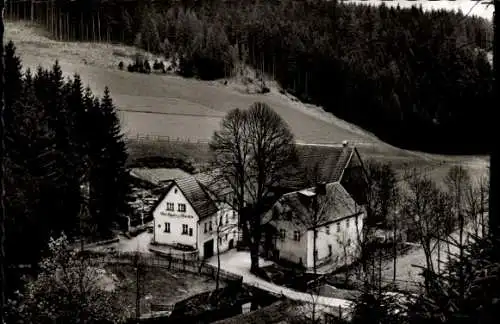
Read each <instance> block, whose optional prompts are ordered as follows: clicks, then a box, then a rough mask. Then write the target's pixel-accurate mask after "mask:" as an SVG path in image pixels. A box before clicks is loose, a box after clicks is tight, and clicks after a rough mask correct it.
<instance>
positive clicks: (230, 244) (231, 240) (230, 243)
mask: <svg viewBox="0 0 500 324" xmlns="http://www.w3.org/2000/svg"><path fill="white" fill-rule="evenodd" d="M233 245H234V240H233V239H230V240H229V250H231V249H232V248H233Z"/></svg>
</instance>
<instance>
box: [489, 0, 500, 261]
mask: <svg viewBox="0 0 500 324" xmlns="http://www.w3.org/2000/svg"><path fill="white" fill-rule="evenodd" d="M493 26H494V40H493V71H494V76H495V78H494V79H495V83H494V92H493V93H494V94H495V99H494V102H495V104H497V103H498V102H499V101H500V65H499V64H500V61H499V60H500V57H499V55H500V43H499V42H500V35H499V30H498V29H499V28H500V1H495V12H494V14H493ZM495 104H494V105H495ZM490 111H492V112H493V111H495V110H494V106H492V107H491V109H490ZM489 120H490V121H492V122H493V120H495V119H494V118H493V113H492V115H491V117H490V118H489ZM489 126H490V131H491V133H492V135H494V134H493V133H494V130H495V128H494V127H493V126H494V125H493V124H490V125H489ZM493 138H495V137H491V139H492V140H491V141H492V142H491V145H492V147H491V155H490V197H491V198H492V199H490V200H489V215H488V220H489V221H488V225H489V233H490V235H491V236H492V237H496V238H498V237H500V226H499V225H500V214H499V206H498V204H499V203H500V201H499V200H498V199H495V198H496V196H497V195H498V194H499V193H500V170H499V165H498V163H499V161H498V160H499V158H500V157H499V153H500V152H499V151H500V150H499V147H498V146H499V142H498V141H495V140H493ZM495 242H497V241H495ZM496 250H497V251H498V250H499V249H496ZM499 253H500V251H499Z"/></svg>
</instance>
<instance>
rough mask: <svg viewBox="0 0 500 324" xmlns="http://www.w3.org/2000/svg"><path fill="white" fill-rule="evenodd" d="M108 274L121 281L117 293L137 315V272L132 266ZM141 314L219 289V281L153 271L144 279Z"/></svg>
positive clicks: (118, 267) (110, 269) (112, 268)
mask: <svg viewBox="0 0 500 324" xmlns="http://www.w3.org/2000/svg"><path fill="white" fill-rule="evenodd" d="M106 271H107V272H108V273H113V274H114V275H115V276H116V278H117V279H118V282H119V283H118V285H117V287H116V291H117V292H118V294H119V296H120V302H121V303H122V304H123V305H125V306H126V307H127V309H128V310H129V312H130V313H131V314H134V313H135V302H136V291H137V286H136V271H135V270H134V268H133V266H129V265H109V266H107V267H106ZM139 289H140V292H141V314H144V313H148V312H150V310H151V308H150V305H151V303H153V304H174V303H176V302H178V301H180V300H183V299H185V298H188V297H191V296H194V295H196V294H199V293H203V292H207V291H211V290H213V289H215V281H214V280H212V279H209V278H208V277H204V276H197V275H194V274H190V273H179V272H175V271H170V270H168V269H164V268H160V267H150V268H147V269H146V270H144V273H143V274H142V275H141V276H140V280H139Z"/></svg>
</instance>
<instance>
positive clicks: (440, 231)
mask: <svg viewBox="0 0 500 324" xmlns="http://www.w3.org/2000/svg"><path fill="white" fill-rule="evenodd" d="M405 178H406V179H407V184H408V191H407V193H406V197H405V201H404V205H403V213H404V214H405V216H406V219H407V221H408V222H409V223H410V227H411V229H410V231H412V232H413V234H414V235H415V236H416V239H417V240H418V241H419V243H420V245H421V246H422V249H423V250H424V254H425V259H426V269H427V270H428V271H430V272H432V273H435V267H434V262H433V258H432V256H433V252H434V251H435V250H436V248H437V247H438V245H439V242H440V239H439V238H443V237H444V235H445V234H447V233H449V232H450V228H449V225H450V220H451V219H450V217H449V215H448V214H447V210H448V207H449V206H448V202H449V198H448V196H447V195H446V193H445V192H443V191H441V190H440V189H439V188H438V187H437V186H436V183H435V182H433V181H432V180H430V179H429V178H427V177H426V176H423V175H421V174H419V173H418V172H417V170H416V169H413V170H412V171H410V173H409V174H408V175H407V176H406V177H405ZM436 238H438V240H436Z"/></svg>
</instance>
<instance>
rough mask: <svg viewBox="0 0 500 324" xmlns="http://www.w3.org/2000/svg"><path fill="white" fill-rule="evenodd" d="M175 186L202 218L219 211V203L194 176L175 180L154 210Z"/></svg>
mask: <svg viewBox="0 0 500 324" xmlns="http://www.w3.org/2000/svg"><path fill="white" fill-rule="evenodd" d="M174 186H177V187H178V188H179V190H180V191H181V192H182V194H183V195H184V197H186V199H187V201H188V202H189V203H190V204H191V206H192V207H193V209H194V211H195V212H196V214H197V215H198V217H199V218H200V219H202V218H206V217H209V216H212V215H213V214H215V213H217V211H218V208H217V205H216V204H215V202H214V201H213V199H212V198H211V197H210V195H209V194H208V192H207V191H206V190H205V189H204V188H203V185H202V184H201V183H200V182H199V181H198V180H197V179H196V178H195V177H194V176H189V177H185V178H182V179H176V180H173V181H172V182H171V183H170V185H169V186H168V187H167V188H166V189H165V192H164V194H163V195H162V196H161V197H160V199H159V200H158V202H157V203H156V205H155V206H154V207H153V208H152V211H153V212H154V210H155V209H156V208H157V207H158V205H159V204H160V202H161V201H163V199H165V196H166V195H167V194H168V193H169V192H170V190H172V188H173V187H174Z"/></svg>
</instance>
